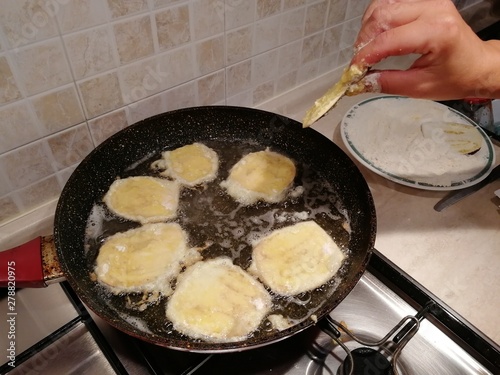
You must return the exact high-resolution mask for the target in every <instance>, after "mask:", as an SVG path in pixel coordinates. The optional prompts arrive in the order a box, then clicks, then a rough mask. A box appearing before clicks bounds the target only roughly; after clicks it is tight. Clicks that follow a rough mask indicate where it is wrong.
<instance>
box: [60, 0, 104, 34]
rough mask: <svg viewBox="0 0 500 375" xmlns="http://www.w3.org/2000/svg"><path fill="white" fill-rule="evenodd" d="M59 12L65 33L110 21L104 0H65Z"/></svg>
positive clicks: (61, 25)
mask: <svg viewBox="0 0 500 375" xmlns="http://www.w3.org/2000/svg"><path fill="white" fill-rule="evenodd" d="M64 2H65V4H64V5H63V6H61V7H60V10H59V11H58V12H57V15H56V16H57V20H58V22H59V27H60V28H61V31H62V32H63V33H67V32H70V31H76V30H81V29H84V28H88V27H91V26H96V25H101V24H103V23H105V22H106V21H108V14H109V9H108V6H107V3H106V2H105V1H102V0H65V1H64Z"/></svg>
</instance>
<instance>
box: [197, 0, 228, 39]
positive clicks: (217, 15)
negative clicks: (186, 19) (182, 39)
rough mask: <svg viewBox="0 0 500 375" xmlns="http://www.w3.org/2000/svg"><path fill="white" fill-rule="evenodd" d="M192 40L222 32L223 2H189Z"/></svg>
mask: <svg viewBox="0 0 500 375" xmlns="http://www.w3.org/2000/svg"><path fill="white" fill-rule="evenodd" d="M190 4H191V10H192V17H191V22H192V23H193V30H194V39H195V40H199V39H203V38H208V37H210V36H212V35H217V34H220V33H222V32H223V31H224V2H223V1H221V0H191V3H190Z"/></svg>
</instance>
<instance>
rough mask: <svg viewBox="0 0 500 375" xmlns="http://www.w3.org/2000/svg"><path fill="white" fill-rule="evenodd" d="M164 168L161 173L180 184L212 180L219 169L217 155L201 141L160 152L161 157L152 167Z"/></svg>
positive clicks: (189, 184) (194, 184)
mask: <svg viewBox="0 0 500 375" xmlns="http://www.w3.org/2000/svg"><path fill="white" fill-rule="evenodd" d="M155 167H156V168H160V169H164V171H163V172H161V174H162V175H163V176H168V177H171V178H173V179H174V180H176V181H178V182H179V183H181V184H182V185H186V186H196V185H199V184H202V183H205V182H210V181H213V180H214V179H215V178H216V177H217V171H218V169H219V157H218V155H217V153H216V152H215V151H214V150H212V149H211V148H210V147H207V146H205V145H204V144H202V143H193V144H190V145H186V146H182V147H179V148H176V149H175V150H172V151H165V152H164V153H162V159H161V160H159V161H157V162H155V163H154V165H153V168H155Z"/></svg>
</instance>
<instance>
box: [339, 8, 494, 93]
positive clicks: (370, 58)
mask: <svg viewBox="0 0 500 375" xmlns="http://www.w3.org/2000/svg"><path fill="white" fill-rule="evenodd" d="M355 49H356V51H357V52H356V54H355V56H354V58H353V60H352V62H351V63H352V64H356V65H359V66H362V67H366V66H369V67H371V66H373V65H375V64H376V63H378V62H380V61H382V60H383V59H385V58H387V57H389V56H401V55H407V54H418V55H419V57H418V58H417V60H416V61H415V62H414V63H413V64H412V66H411V67H410V68H409V69H407V70H404V71H402V70H383V71H375V70H372V71H371V72H370V73H369V74H368V75H367V76H366V77H365V78H364V79H363V80H361V81H360V82H359V83H358V84H356V85H354V86H352V87H351V88H350V89H349V91H348V95H354V94H357V93H361V92H384V93H387V94H397V95H405V96H410V97H416V98H427V99H434V100H451V99H462V98H465V97H487V98H494V97H500V42H499V41H489V42H484V41H482V40H481V39H479V37H478V36H477V35H476V34H475V33H474V31H473V30H472V29H471V28H470V27H469V26H468V25H467V23H466V22H465V21H464V20H463V19H462V17H461V15H460V13H459V12H458V11H457V9H456V7H455V5H454V4H453V2H452V1H451V0H373V1H372V2H371V3H370V5H369V6H368V7H367V9H366V11H365V14H364V16H363V20H362V26H361V29H360V32H359V34H358V38H357V40H356V42H355Z"/></svg>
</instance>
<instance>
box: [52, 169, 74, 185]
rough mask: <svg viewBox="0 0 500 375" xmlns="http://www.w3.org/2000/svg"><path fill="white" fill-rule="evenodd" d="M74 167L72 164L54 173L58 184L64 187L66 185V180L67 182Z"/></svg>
mask: <svg viewBox="0 0 500 375" xmlns="http://www.w3.org/2000/svg"><path fill="white" fill-rule="evenodd" d="M76 167H77V166H76V165H73V166H71V167H69V168H66V169H63V170H62V171H60V172H58V173H57V174H56V176H57V179H58V180H59V186H62V187H64V185H66V182H68V179H69V178H70V177H71V174H72V173H73V172H74V171H75V169H76Z"/></svg>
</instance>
